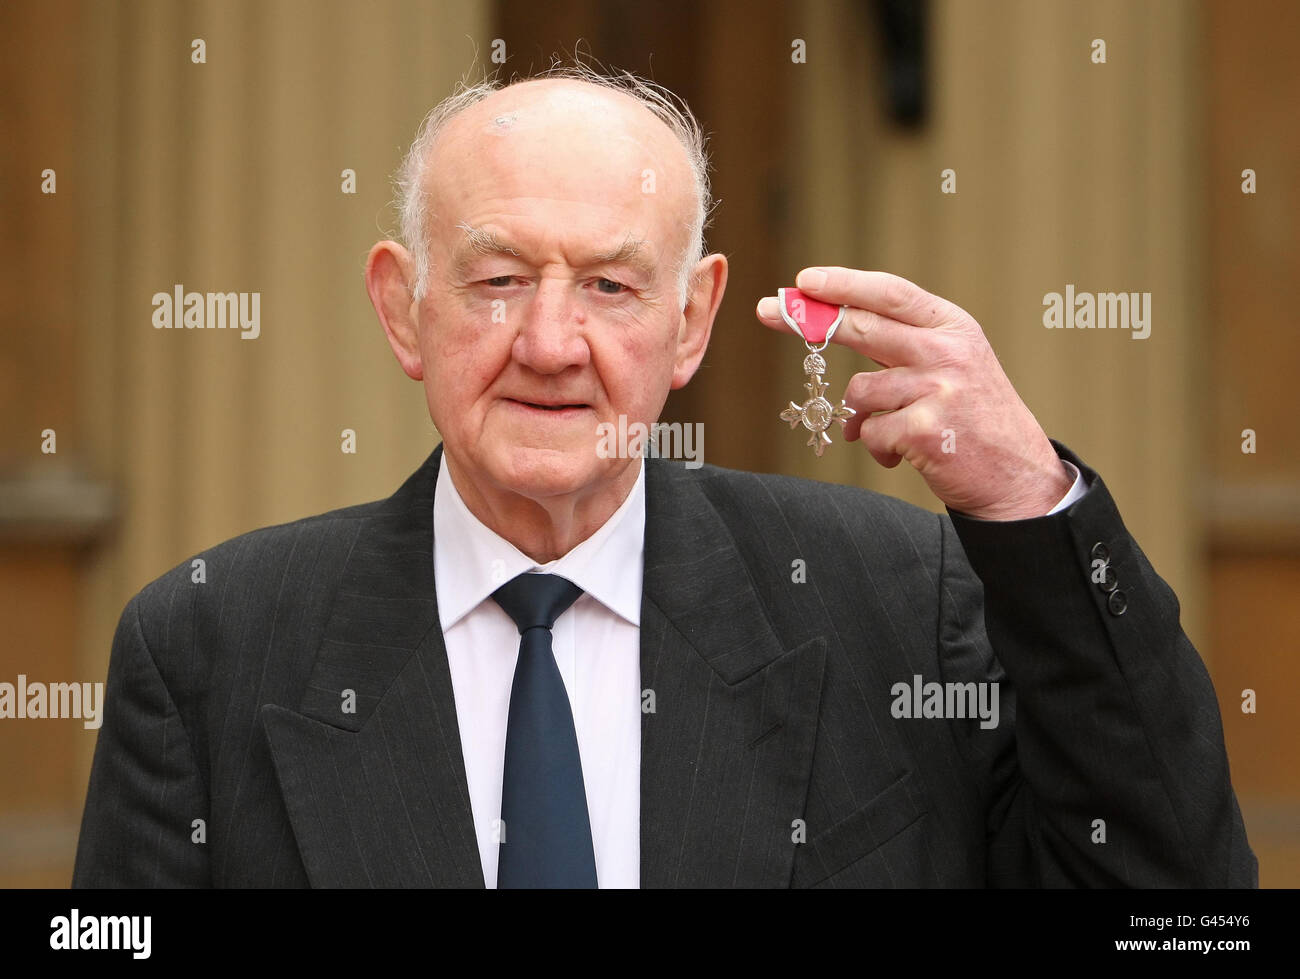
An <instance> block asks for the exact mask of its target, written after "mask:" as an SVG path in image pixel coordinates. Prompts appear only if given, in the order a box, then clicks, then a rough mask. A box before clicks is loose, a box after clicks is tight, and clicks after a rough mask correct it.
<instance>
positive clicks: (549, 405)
mask: <svg viewBox="0 0 1300 979" xmlns="http://www.w3.org/2000/svg"><path fill="white" fill-rule="evenodd" d="M507 400H509V401H513V402H514V403H515V404H518V405H523V406H524V407H525V408H536V409H537V410H538V411H566V410H569V409H577V408H590V407H591V406H590V405H588V404H585V403H582V402H543V401H523V400H520V399H519V398H509V399H507Z"/></svg>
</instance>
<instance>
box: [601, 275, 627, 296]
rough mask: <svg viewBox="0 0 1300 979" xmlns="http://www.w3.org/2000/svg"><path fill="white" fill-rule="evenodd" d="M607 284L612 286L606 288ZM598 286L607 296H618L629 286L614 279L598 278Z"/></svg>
mask: <svg viewBox="0 0 1300 979" xmlns="http://www.w3.org/2000/svg"><path fill="white" fill-rule="evenodd" d="M606 286H610V287H612V288H606ZM596 288H597V289H599V290H600V291H601V292H603V293H604V294H605V295H607V296H617V295H618V294H619V293H620V292H622V291H623V290H625V289H626V288H627V286H625V285H623V283H621V282H615V281H614V280H613V279H597V280H596Z"/></svg>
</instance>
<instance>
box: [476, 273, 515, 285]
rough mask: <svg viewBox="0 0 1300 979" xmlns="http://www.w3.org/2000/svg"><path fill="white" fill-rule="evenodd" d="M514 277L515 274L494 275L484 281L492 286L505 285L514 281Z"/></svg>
mask: <svg viewBox="0 0 1300 979" xmlns="http://www.w3.org/2000/svg"><path fill="white" fill-rule="evenodd" d="M514 278H515V277H514V276H513V275H494V276H492V278H490V279H484V280H483V282H484V283H485V284H486V285H490V286H500V287H504V286H508V285H510V283H511V282H513V281H514Z"/></svg>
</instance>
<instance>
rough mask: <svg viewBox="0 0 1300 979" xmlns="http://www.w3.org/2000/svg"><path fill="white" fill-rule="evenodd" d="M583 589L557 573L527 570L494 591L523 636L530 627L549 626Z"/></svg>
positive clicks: (546, 627) (493, 594)
mask: <svg viewBox="0 0 1300 979" xmlns="http://www.w3.org/2000/svg"><path fill="white" fill-rule="evenodd" d="M581 594H582V589H581V588H579V587H578V586H577V585H575V584H574V583H573V582H572V581H569V580H568V579H567V578H561V577H560V576H559V575H555V574H535V573H533V572H531V571H529V572H525V573H524V574H521V575H519V576H518V577H516V578H512V579H510V580H509V581H507V582H506V583H505V584H504V585H502V586H501V587H500V588H498V589H497V590H496V591H494V592H493V593H492V597H493V598H494V599H495V600H496V603H497V604H498V605H500V606H501V607H502V608H503V609H505V613H506V615H508V616H510V618H512V619H514V620H515V626H516V627H517V628H518V629H519V634H520V635H521V636H522V635H523V634H524V633H525V632H527V631H528V630H529V629H536V628H539V627H540V628H542V629H550V628H551V627H552V626H554V625H555V620H556V619H558V618H559V617H560V615H561V613H563V612H564V610H565V609H566V608H568V607H569V606H570V605H572V604H573V603H574V602H576V601H577V600H578V596H579V595H581Z"/></svg>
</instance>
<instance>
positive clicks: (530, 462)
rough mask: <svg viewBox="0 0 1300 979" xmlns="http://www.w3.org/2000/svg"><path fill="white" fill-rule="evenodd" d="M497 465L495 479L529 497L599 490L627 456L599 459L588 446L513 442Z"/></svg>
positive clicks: (613, 478)
mask: <svg viewBox="0 0 1300 979" xmlns="http://www.w3.org/2000/svg"><path fill="white" fill-rule="evenodd" d="M501 462H502V465H500V466H499V467H494V468H497V480H496V481H497V482H498V483H499V484H500V485H501V487H502V488H503V489H505V490H508V491H509V492H512V493H517V494H519V495H520V496H525V497H528V498H529V499H535V500H541V499H547V498H553V497H557V496H571V495H575V494H580V495H587V494H589V493H599V492H600V490H601V488H602V486H606V485H608V486H611V487H612V486H613V484H614V483H616V482H617V480H618V476H619V474H620V473H621V472H623V471H624V470H625V469H626V467H627V463H628V460H626V459H601V458H599V457H598V456H597V455H596V453H595V451H594V447H592V446H583V447H582V448H581V449H569V450H561V449H553V448H534V447H528V446H513V447H511V448H510V449H508V450H507V451H506V452H505V458H504V459H502V460H501Z"/></svg>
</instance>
